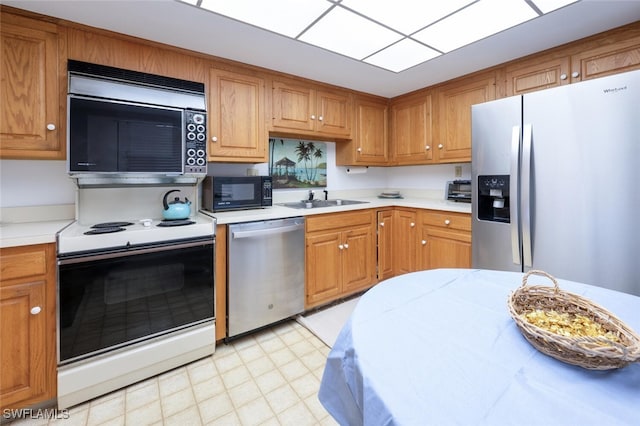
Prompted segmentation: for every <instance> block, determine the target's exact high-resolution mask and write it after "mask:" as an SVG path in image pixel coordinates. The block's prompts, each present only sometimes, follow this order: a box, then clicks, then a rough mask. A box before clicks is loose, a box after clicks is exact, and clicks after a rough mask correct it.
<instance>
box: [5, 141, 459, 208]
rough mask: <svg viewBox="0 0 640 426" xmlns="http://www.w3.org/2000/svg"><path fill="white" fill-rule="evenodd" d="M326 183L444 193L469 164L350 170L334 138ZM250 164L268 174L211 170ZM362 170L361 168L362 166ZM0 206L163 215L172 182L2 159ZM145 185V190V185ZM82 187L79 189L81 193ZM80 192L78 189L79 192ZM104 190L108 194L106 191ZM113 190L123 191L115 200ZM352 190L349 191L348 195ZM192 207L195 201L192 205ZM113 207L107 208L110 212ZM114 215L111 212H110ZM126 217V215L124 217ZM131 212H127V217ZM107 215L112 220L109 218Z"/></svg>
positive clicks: (285, 194)
mask: <svg viewBox="0 0 640 426" xmlns="http://www.w3.org/2000/svg"><path fill="white" fill-rule="evenodd" d="M326 147H327V153H326V154H327V187H326V188H317V189H315V190H316V193H317V195H316V196H317V197H318V198H323V197H324V194H323V193H322V190H323V189H326V190H327V191H329V197H330V198H337V196H338V195H339V196H341V197H343V198H345V197H346V196H347V195H345V194H352V192H351V191H357V192H358V193H359V194H361V196H374V195H376V194H377V193H378V192H379V191H380V190H385V189H387V190H402V191H404V192H405V193H407V192H408V191H411V192H412V193H416V194H418V193H422V192H425V193H428V194H441V196H442V197H443V198H444V190H445V184H446V182H447V181H449V180H454V179H461V178H463V179H469V178H470V176H471V164H470V163H463V164H461V166H462V176H461V177H455V176H454V170H455V165H454V164H443V165H429V166H399V167H368V168H366V171H365V172H364V173H347V169H348V167H344V166H336V165H335V144H334V143H327V145H326ZM248 169H257V170H258V174H260V175H266V174H268V172H269V170H268V164H267V163H261V164H244V163H240V164H237V163H233V164H232V163H209V174H210V175H221V176H245V175H247V174H248V173H249V172H248V171H247V170H248ZM360 170H361V169H360ZM0 178H1V180H0V185H1V186H0V208H6V207H17V206H46V205H63V204H75V203H76V198H77V197H78V198H81V199H82V201H83V202H82V203H81V204H82V205H83V206H84V205H86V204H87V203H86V202H85V199H86V200H90V203H91V205H92V206H93V207H91V210H90V211H88V212H85V214H83V215H82V216H85V215H89V216H92V217H93V216H99V217H102V216H103V212H105V213H104V216H105V217H106V216H107V215H111V214H112V213H113V212H114V210H115V209H114V207H116V206H118V205H120V203H122V205H130V206H135V207H134V209H135V210H134V211H135V213H136V217H137V216H141V218H143V217H156V218H157V217H160V216H161V207H162V196H163V195H164V192H166V191H167V190H169V189H172V188H173V187H166V188H165V187H157V188H151V189H150V188H139V189H141V190H139V191H136V190H134V191H131V190H129V189H132V188H128V190H127V191H124V192H121V191H119V190H118V188H95V189H83V190H79V189H77V187H76V185H75V183H74V181H73V180H72V179H70V178H69V177H68V176H67V171H66V162H65V161H47V160H42V161H36V160H33V161H32V160H0ZM179 188H180V189H182V192H181V193H180V194H178V195H179V196H180V197H181V198H184V197H185V196H186V197H188V198H189V200H192V201H198V195H197V194H196V190H195V188H190V187H179ZM142 189H144V190H142ZM77 193H78V194H77ZM307 193H308V190H297V189H280V190H275V191H274V201H275V202H283V201H290V200H298V199H303V198H306V196H307ZM76 194H77V195H76ZM102 194H104V195H105V196H102ZM112 196H119V197H120V198H119V199H118V198H117V197H116V200H117V201H114V200H113V198H112ZM349 196H351V195H349ZM192 210H193V206H192ZM106 212H109V213H106ZM111 217H112V216H111ZM122 219H123V220H125V218H122ZM129 219H131V218H128V219H127V220H129ZM106 220H112V219H111V218H110V219H106Z"/></svg>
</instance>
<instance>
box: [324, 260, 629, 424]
mask: <svg viewBox="0 0 640 426" xmlns="http://www.w3.org/2000/svg"><path fill="white" fill-rule="evenodd" d="M522 276H523V274H521V273H514V272H497V271H486V270H469V269H439V270H431V271H423V272H416V273H412V274H406V275H401V276H398V277H395V278H392V279H389V280H387V281H385V282H382V283H380V284H378V285H377V286H375V287H374V288H372V289H371V290H369V291H368V292H367V293H365V294H364V295H363V296H362V297H361V299H360V301H359V302H358V305H357V306H356V308H355V310H354V312H353V314H352V315H351V317H350V319H349V320H348V322H347V324H346V325H345V326H344V328H343V329H342V331H341V333H340V335H339V337H338V339H337V341H336V343H335V345H334V347H333V349H332V350H331V353H330V354H329V357H328V360H327V364H326V367H325V370H324V375H323V378H322V383H321V386H320V392H319V399H320V401H321V402H322V404H323V405H324V406H325V408H326V409H327V410H328V411H329V413H331V415H332V416H333V417H334V418H335V419H336V420H337V421H338V422H339V423H340V424H341V425H359V424H365V425H428V424H433V425H452V424H456V425H545V426H546V425H557V424H558V425H639V424H640V364H638V363H635V364H632V365H629V366H627V367H625V368H622V369H616V370H607V371H595V370H587V369H584V368H581V367H577V366H572V365H569V364H566V363H563V362H560V361H558V360H555V359H553V358H551V357H548V356H546V355H544V354H542V353H540V352H539V351H537V350H536V349H535V348H533V346H531V345H530V344H529V343H528V342H527V341H526V340H525V339H524V337H523V336H522V334H521V333H520V331H519V330H518V329H517V327H516V325H515V323H514V321H513V319H512V318H511V317H510V315H509V311H508V308H507V298H508V296H509V294H510V293H511V292H512V291H513V290H515V289H516V288H517V287H519V286H520V284H521V283H522ZM528 282H529V284H549V285H552V283H551V282H550V281H549V280H548V279H547V278H544V277H541V276H530V277H529V280H528ZM558 284H559V285H560V288H561V289H562V290H566V291H570V292H572V293H576V294H580V295H582V296H584V297H587V298H589V299H590V300H592V301H593V302H595V303H597V304H599V305H601V306H603V307H604V308H606V309H607V310H609V311H610V312H612V313H614V314H615V315H616V316H617V317H618V318H620V319H621V320H622V321H623V322H625V323H626V324H627V325H628V326H630V327H631V328H632V329H633V330H634V331H636V333H638V332H640V297H636V296H632V295H629V294H625V293H619V292H615V291H611V290H607V289H603V288H599V287H593V286H587V285H584V284H579V283H575V282H570V281H564V280H558Z"/></svg>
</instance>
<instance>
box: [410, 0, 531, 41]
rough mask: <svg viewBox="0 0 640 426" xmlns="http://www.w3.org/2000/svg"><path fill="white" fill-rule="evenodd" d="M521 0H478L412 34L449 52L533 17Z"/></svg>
mask: <svg viewBox="0 0 640 426" xmlns="http://www.w3.org/2000/svg"><path fill="white" fill-rule="evenodd" d="M537 16H538V14H537V13H536V12H535V11H534V10H533V8H531V7H530V6H529V5H528V4H527V3H526V2H525V1H524V0H479V1H478V2H476V3H474V4H472V5H471V6H469V7H467V8H465V9H463V10H462V11H460V12H458V13H456V14H454V15H452V16H450V17H448V18H446V19H443V20H441V21H439V22H437V23H435V24H434V25H431V26H430V27H427V28H425V29H424V30H422V31H420V32H418V33H416V34H414V36H413V38H415V39H416V40H419V41H421V42H423V43H425V44H428V45H429V46H431V47H433V48H434V49H438V50H440V51H442V52H450V51H452V50H455V49H457V48H459V47H462V46H465V45H467V44H470V43H473V42H474V41H477V40H480V39H483V38H485V37H488V36H490V35H493V34H496V33H498V32H500V31H503V30H506V29H507V28H511V27H514V26H516V25H518V24H521V23H522V22H525V21H528V20H530V19H533V18H535V17H537Z"/></svg>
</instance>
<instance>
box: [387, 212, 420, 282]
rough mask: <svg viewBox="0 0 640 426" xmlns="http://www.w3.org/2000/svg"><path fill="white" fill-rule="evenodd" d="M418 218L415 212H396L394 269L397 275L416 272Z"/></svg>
mask: <svg viewBox="0 0 640 426" xmlns="http://www.w3.org/2000/svg"><path fill="white" fill-rule="evenodd" d="M417 217H418V214H417V212H416V211H415V210H406V209H396V210H395V211H394V216H393V221H394V231H395V235H394V238H395V241H394V251H393V261H394V265H393V269H394V272H395V274H396V275H400V274H406V273H409V272H414V271H416V268H417V257H416V256H417V251H416V250H417V245H416V244H417V237H418V227H417Z"/></svg>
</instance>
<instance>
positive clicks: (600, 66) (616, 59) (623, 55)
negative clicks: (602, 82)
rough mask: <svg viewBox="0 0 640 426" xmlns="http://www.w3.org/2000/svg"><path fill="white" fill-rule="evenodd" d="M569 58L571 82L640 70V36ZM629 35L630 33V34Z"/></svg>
mask: <svg viewBox="0 0 640 426" xmlns="http://www.w3.org/2000/svg"><path fill="white" fill-rule="evenodd" d="M638 32H639V31H637V30H636V31H635V32H634V33H635V35H633V36H632V37H630V38H627V39H626V40H622V41H618V42H616V43H613V44H609V45H605V46H602V45H600V46H598V47H594V48H592V49H585V50H582V51H580V52H579V53H577V54H575V55H572V56H571V81H572V82H576V81H582V80H590V79H592V78H598V77H604V76H607V75H611V74H618V73H621V72H626V71H633V70H637V69H640V34H638ZM630 33H631V32H630Z"/></svg>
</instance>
